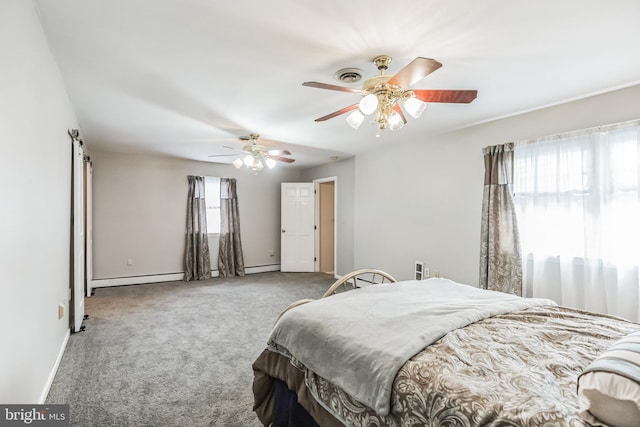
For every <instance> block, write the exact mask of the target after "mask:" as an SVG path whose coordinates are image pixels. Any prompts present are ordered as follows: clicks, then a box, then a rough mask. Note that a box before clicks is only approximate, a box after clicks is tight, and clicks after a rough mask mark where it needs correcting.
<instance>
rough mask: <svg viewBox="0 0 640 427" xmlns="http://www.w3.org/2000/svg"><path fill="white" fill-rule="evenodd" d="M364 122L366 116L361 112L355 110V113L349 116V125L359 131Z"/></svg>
mask: <svg viewBox="0 0 640 427" xmlns="http://www.w3.org/2000/svg"><path fill="white" fill-rule="evenodd" d="M363 120H364V116H363V115H362V113H361V112H360V110H355V111H354V112H353V113H351V114H349V115H348V116H347V124H349V126H351V127H352V128H354V129H358V128H359V127H360V125H361V124H362V121H363Z"/></svg>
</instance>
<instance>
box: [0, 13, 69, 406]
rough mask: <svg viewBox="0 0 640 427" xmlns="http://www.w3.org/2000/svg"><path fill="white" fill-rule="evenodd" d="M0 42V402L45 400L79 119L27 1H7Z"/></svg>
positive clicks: (62, 331)
mask: <svg viewBox="0 0 640 427" xmlns="http://www.w3.org/2000/svg"><path fill="white" fill-rule="evenodd" d="M0 52H2V56H1V57H0V58H1V59H0V69H1V71H0V94H2V95H1V96H0V145H1V146H2V154H0V236H1V237H0V271H2V275H3V277H2V283H1V284H0V336H1V337H2V350H1V351H0V402H2V403H5V404H7V403H41V402H43V401H44V398H45V397H46V393H47V391H48V387H49V386H50V382H51V380H52V375H53V373H54V367H55V366H56V362H57V360H58V357H59V356H61V355H62V350H63V345H64V343H65V342H66V337H67V333H68V330H69V317H68V313H69V303H68V300H67V298H68V290H69V239H70V238H69V236H70V222H71V210H70V203H71V201H70V197H71V196H70V195H71V141H70V138H69V136H68V135H67V129H70V128H77V127H78V124H77V120H76V117H75V114H74V112H73V109H72V107H71V105H70V103H69V99H68V97H67V94H66V91H65V88H64V85H63V82H62V78H61V76H60V73H59V71H58V68H57V65H56V63H55V61H54V59H53V58H52V55H51V51H50V49H49V46H48V44H47V40H46V38H45V36H44V34H43V31H42V27H41V26H40V23H39V21H38V15H37V13H36V11H35V9H34V6H33V4H32V3H31V2H30V1H25V0H3V1H1V2H0ZM59 304H62V305H63V307H64V310H65V315H64V317H63V318H62V319H58V305H59Z"/></svg>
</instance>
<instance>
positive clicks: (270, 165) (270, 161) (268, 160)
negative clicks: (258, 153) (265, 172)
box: [264, 157, 276, 169]
mask: <svg viewBox="0 0 640 427" xmlns="http://www.w3.org/2000/svg"><path fill="white" fill-rule="evenodd" d="M264 162H265V163H266V165H267V167H268V168H269V169H273V168H274V167H275V166H276V161H275V160H273V159H272V158H270V157H267V158H266V159H265V160H264Z"/></svg>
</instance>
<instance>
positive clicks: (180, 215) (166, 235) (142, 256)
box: [91, 152, 299, 279]
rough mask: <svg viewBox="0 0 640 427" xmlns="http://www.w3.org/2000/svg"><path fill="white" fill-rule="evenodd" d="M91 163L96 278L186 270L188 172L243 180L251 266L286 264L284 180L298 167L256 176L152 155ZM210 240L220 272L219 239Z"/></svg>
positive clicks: (98, 158)
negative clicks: (282, 210)
mask: <svg viewBox="0 0 640 427" xmlns="http://www.w3.org/2000/svg"><path fill="white" fill-rule="evenodd" d="M91 159H92V161H93V168H94V173H93V190H94V192H93V194H94V196H93V197H94V199H93V212H94V224H93V236H94V246H93V247H94V279H113V278H121V277H131V276H145V275H152V276H153V275H161V274H173V273H182V272H184V267H183V257H184V244H185V227H186V203H187V192H188V185H187V176H188V175H204V176H220V177H225V178H236V179H237V181H238V182H237V190H238V205H239V210H240V226H241V233H242V244H243V250H244V260H245V265H246V266H247V267H257V266H269V265H278V264H279V263H280V183H281V182H282V181H297V180H298V179H299V172H298V171H297V170H296V169H292V168H287V167H286V166H281V165H278V166H279V167H276V168H274V169H271V170H264V171H262V172H260V173H259V174H258V175H253V174H252V173H251V172H250V171H249V170H247V169H246V168H243V169H235V168H234V167H233V166H232V165H221V164H217V163H209V162H197V161H190V160H180V159H171V158H165V157H157V156H148V155H133V154H121V153H107V152H93V153H92V156H91ZM209 243H210V245H209V246H210V250H211V258H212V268H213V269H214V270H217V265H218V262H217V256H218V239H217V237H210V239H209ZM272 250H273V251H274V256H270V254H269V252H270V251H272ZM128 259H131V260H132V265H127V260H128Z"/></svg>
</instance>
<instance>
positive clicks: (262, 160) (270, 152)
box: [209, 133, 295, 174]
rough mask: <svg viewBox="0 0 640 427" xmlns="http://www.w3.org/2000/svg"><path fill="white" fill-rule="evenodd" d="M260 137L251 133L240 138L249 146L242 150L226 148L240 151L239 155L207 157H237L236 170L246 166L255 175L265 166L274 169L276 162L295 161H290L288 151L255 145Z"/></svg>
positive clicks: (234, 162) (291, 160) (291, 161)
mask: <svg viewBox="0 0 640 427" xmlns="http://www.w3.org/2000/svg"><path fill="white" fill-rule="evenodd" d="M259 137H260V135H259V134H257V133H252V134H250V135H249V136H248V137H240V140H241V141H250V142H251V143H250V144H247V145H245V146H244V147H242V150H239V149H237V148H233V147H226V146H225V148H229V149H231V150H236V151H241V154H213V155H210V156H209V157H228V156H239V157H238V158H236V159H235V160H234V161H233V165H234V166H235V167H236V168H238V169H239V168H241V167H242V166H246V167H247V168H249V169H251V170H252V171H253V172H254V173H255V174H257V173H258V172H259V171H261V170H262V169H263V168H264V167H265V166H267V167H268V168H269V169H272V168H273V167H275V165H276V162H284V163H293V162H295V159H291V158H289V157H283V156H289V155H291V153H290V152H289V151H288V150H278V149H268V148H267V147H265V146H264V145H260V144H258V143H257V141H258V138H259Z"/></svg>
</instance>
